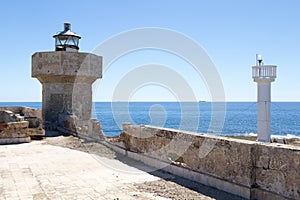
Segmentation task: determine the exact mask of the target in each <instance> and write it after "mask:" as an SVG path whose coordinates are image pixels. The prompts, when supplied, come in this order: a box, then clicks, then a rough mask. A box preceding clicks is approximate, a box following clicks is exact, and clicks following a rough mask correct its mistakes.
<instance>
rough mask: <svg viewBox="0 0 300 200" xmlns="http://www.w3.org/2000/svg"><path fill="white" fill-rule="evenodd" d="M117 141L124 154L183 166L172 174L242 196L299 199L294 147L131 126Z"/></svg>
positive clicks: (299, 158) (298, 155)
mask: <svg viewBox="0 0 300 200" xmlns="http://www.w3.org/2000/svg"><path fill="white" fill-rule="evenodd" d="M120 139H121V140H122V141H123V144H124V147H125V149H126V150H128V151H130V152H136V153H139V154H142V155H145V156H150V157H151V158H155V159H157V160H160V161H162V162H165V163H170V164H171V165H174V164H175V165H178V166H179V167H181V168H184V169H186V170H189V173H186V174H185V173H181V172H180V170H179V172H178V173H179V174H178V175H182V174H185V176H186V178H191V179H193V180H195V181H198V182H200V183H203V184H206V185H209V186H213V187H216V188H218V189H221V190H225V191H227V192H231V193H233V194H237V195H239V196H242V197H245V198H248V199H300V171H299V170H300V148H299V147H294V146H289V145H283V144H265V143H258V142H253V141H246V140H239V139H230V138H225V137H219V136H210V135H201V134H195V133H190V132H184V131H178V130H173V129H165V128H157V127H150V126H133V125H131V124H124V125H123V132H122V133H121V135H120ZM153 163H155V162H153ZM194 173H197V174H198V175H195V176H194V175H193V176H191V174H194ZM199 174H200V176H199ZM195 177H196V178H195Z"/></svg>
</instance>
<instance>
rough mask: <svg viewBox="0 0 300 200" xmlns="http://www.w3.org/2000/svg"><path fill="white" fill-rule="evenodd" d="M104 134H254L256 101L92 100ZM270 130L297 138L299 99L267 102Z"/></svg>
mask: <svg viewBox="0 0 300 200" xmlns="http://www.w3.org/2000/svg"><path fill="white" fill-rule="evenodd" d="M0 106H27V107H32V108H38V109H41V107H42V103H41V102H0ZM92 117H93V118H97V119H98V120H99V121H100V122H101V124H102V127H103V132H104V134H105V135H106V136H117V135H119V134H120V133H121V130H122V124H123V123H131V124H135V125H139V124H143V125H152V126H158V127H165V128H174V129H180V130H186V131H193V132H198V133H207V134H218V135H224V136H225V135H226V136H255V135H256V132H257V103H256V102H225V103H220V102H219V103H212V102H203V101H201V102H93V112H92ZM271 134H272V136H276V137H286V138H300V102H272V103H271Z"/></svg>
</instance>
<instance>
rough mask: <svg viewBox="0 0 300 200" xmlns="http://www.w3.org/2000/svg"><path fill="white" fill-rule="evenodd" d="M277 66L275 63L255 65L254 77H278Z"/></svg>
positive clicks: (253, 69)
mask: <svg viewBox="0 0 300 200" xmlns="http://www.w3.org/2000/svg"><path fill="white" fill-rule="evenodd" d="M276 68H277V66H275V65H263V66H253V67H252V78H254V79H256V78H259V79H260V78H266V79H275V78H276Z"/></svg>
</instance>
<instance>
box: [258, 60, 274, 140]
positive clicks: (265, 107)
mask: <svg viewBox="0 0 300 200" xmlns="http://www.w3.org/2000/svg"><path fill="white" fill-rule="evenodd" d="M256 60H257V64H256V66H253V67H252V78H253V80H254V82H257V104H258V107H257V141H259V142H270V140H271V128H270V127H271V111H270V110H271V82H273V81H275V78H276V68H277V66H275V65H264V64H263V60H262V56H261V55H256Z"/></svg>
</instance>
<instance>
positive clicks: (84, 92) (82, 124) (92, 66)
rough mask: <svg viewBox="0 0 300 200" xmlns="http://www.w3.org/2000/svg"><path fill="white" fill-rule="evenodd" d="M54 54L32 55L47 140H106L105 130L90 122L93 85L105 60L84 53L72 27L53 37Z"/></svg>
mask: <svg viewBox="0 0 300 200" xmlns="http://www.w3.org/2000/svg"><path fill="white" fill-rule="evenodd" d="M53 37H54V38H55V51H52V52H37V53H35V54H33V55H32V77H34V78H37V79H38V80H39V81H40V82H41V84H42V85H43V105H42V118H43V128H44V129H45V130H46V136H53V135H58V134H60V133H67V134H73V135H76V136H79V137H83V138H87V139H88V138H90V139H103V137H104V136H103V133H102V126H101V124H100V122H98V120H97V119H91V112H92V84H93V83H94V82H95V81H96V80H97V79H99V78H101V77H102V57H101V56H97V55H94V54H91V53H81V52H78V50H79V46H78V45H79V39H80V38H81V37H80V36H79V35H78V34H76V33H75V32H72V31H71V24H70V23H64V29H63V31H60V32H58V33H57V34H55V35H54V36H53Z"/></svg>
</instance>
